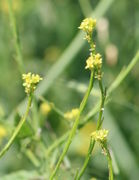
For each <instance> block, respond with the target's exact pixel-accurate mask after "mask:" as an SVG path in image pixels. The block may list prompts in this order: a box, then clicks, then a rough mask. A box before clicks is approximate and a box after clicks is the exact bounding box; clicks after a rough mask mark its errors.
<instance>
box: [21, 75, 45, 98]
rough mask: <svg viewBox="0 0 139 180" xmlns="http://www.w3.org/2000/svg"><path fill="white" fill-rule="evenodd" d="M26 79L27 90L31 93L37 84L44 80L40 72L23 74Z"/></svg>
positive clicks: (24, 84)
mask: <svg viewBox="0 0 139 180" xmlns="http://www.w3.org/2000/svg"><path fill="white" fill-rule="evenodd" d="M22 79H23V80H24V83H23V86H24V87H25V92H26V93H27V94H28V95H29V94H31V93H33V92H34V90H35V89H36V86H37V84H38V83H39V82H40V81H41V80H42V78H41V77H40V76H39V75H38V74H31V73H30V72H29V73H27V74H23V75H22Z"/></svg>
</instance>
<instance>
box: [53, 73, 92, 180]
mask: <svg viewBox="0 0 139 180" xmlns="http://www.w3.org/2000/svg"><path fill="white" fill-rule="evenodd" d="M93 80H94V71H93V70H92V71H91V76H90V82H89V86H88V90H87V92H86V94H85V96H84V98H83V100H82V102H81V104H80V107H79V114H78V116H77V118H76V120H75V122H74V124H73V127H72V129H71V131H70V134H69V137H68V140H67V143H66V145H65V147H64V149H63V152H62V154H61V156H60V158H59V161H58V163H57V165H56V167H55V169H54V171H53V172H52V175H51V176H50V179H51V180H52V179H53V178H54V176H55V175H56V172H57V170H58V169H59V166H60V164H61V162H62V161H63V158H64V156H65V155H66V153H67V151H68V149H69V146H70V144H71V142H72V139H73V137H74V135H75V133H76V129H77V127H78V124H79V119H80V115H81V113H82V111H83V110H84V108H85V105H86V103H87V100H88V97H89V95H90V92H91V90H92V88H93V82H94V81H93Z"/></svg>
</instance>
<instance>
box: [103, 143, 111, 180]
mask: <svg viewBox="0 0 139 180" xmlns="http://www.w3.org/2000/svg"><path fill="white" fill-rule="evenodd" d="M104 148H105V150H106V156H107V160H108V168H109V180H113V168H112V159H111V155H110V151H109V149H108V147H107V144H105V145H104Z"/></svg>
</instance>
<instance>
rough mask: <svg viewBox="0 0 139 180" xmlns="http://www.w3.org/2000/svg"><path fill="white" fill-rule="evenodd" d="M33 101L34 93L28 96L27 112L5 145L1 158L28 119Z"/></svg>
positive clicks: (0, 153) (0, 154) (0, 152)
mask: <svg viewBox="0 0 139 180" xmlns="http://www.w3.org/2000/svg"><path fill="white" fill-rule="evenodd" d="M31 102H32V95H30V96H29V98H28V105H27V109H26V112H25V115H24V116H23V118H22V119H21V120H20V122H19V124H18V125H17V127H16V129H15V130H14V132H13V135H12V136H11V138H10V139H9V141H8V142H7V144H6V145H5V147H4V148H3V149H2V150H1V151H0V158H1V157H2V156H3V155H4V154H5V153H6V152H7V151H8V149H9V148H10V147H11V145H12V143H13V142H14V140H15V138H16V136H17V135H18V133H19V131H20V129H21V128H22V126H23V124H24V122H25V121H26V118H27V116H28V113H29V110H30V107H31Z"/></svg>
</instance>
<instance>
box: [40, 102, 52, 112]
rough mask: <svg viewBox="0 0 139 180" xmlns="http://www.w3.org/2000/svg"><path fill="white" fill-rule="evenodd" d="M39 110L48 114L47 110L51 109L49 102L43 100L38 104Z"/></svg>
mask: <svg viewBox="0 0 139 180" xmlns="http://www.w3.org/2000/svg"><path fill="white" fill-rule="evenodd" d="M40 111H41V113H42V114H43V115H48V114H49V112H50V111H51V106H50V104H48V103H46V102H44V103H42V104H41V105H40Z"/></svg>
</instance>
